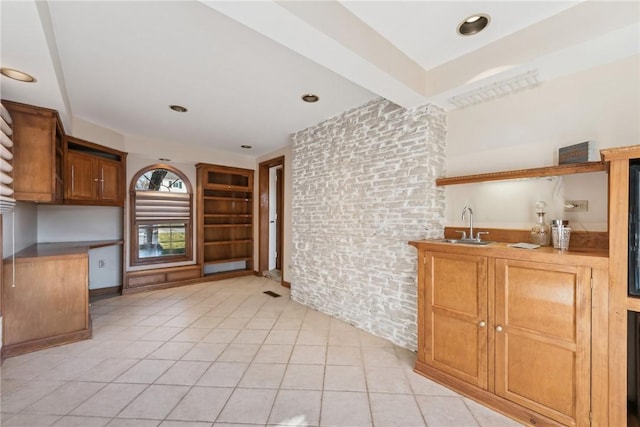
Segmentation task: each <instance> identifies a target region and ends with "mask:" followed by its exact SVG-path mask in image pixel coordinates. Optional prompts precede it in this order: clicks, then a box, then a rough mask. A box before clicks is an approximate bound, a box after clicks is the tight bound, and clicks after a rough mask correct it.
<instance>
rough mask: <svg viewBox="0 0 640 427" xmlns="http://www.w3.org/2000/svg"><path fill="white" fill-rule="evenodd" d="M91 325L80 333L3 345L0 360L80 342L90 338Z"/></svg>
mask: <svg viewBox="0 0 640 427" xmlns="http://www.w3.org/2000/svg"><path fill="white" fill-rule="evenodd" d="M91 329H92V327H91V323H89V327H88V329H82V330H80V331H75V332H69V333H66V334H61V335H56V336H54V337H47V338H40V339H35V340H30V341H25V342H21V343H17V344H11V345H5V346H3V347H2V356H1V357H2V360H4V359H5V358H7V357H11V356H19V355H21V354H25V353H31V352H33V351H38V350H44V349H45V348H49V347H56V346H59V345H62V344H69V343H72V342H76V341H82V340H86V339H89V338H91V336H92V331H91Z"/></svg>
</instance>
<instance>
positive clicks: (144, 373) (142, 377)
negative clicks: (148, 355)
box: [113, 359, 175, 384]
mask: <svg viewBox="0 0 640 427" xmlns="http://www.w3.org/2000/svg"><path fill="white" fill-rule="evenodd" d="M174 363H175V362H174V361H172V360H146V359H145V360H141V361H140V362H138V363H137V364H135V365H134V366H132V367H131V368H130V369H129V370H128V371H126V372H125V373H124V374H122V375H120V376H119V377H118V378H116V379H115V380H114V381H113V382H116V383H134V384H151V383H153V382H154V381H155V380H157V379H158V378H159V377H160V375H162V374H164V373H165V372H166V371H167V369H169V368H170V367H171V366H172V365H173V364H174Z"/></svg>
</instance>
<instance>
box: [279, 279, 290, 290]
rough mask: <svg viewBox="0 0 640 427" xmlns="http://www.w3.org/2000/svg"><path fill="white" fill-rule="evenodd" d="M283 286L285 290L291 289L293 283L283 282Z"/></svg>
mask: <svg viewBox="0 0 640 427" xmlns="http://www.w3.org/2000/svg"><path fill="white" fill-rule="evenodd" d="M281 285H282V287H283V288H289V289H291V282H286V281H284V280H283V281H282V283H281Z"/></svg>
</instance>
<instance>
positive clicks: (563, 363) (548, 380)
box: [495, 259, 591, 426]
mask: <svg viewBox="0 0 640 427" xmlns="http://www.w3.org/2000/svg"><path fill="white" fill-rule="evenodd" d="M590 279H591V269H590V268H587V267H573V266H564V265H554V264H543V263H533V262H527V261H515V260H506V259H497V260H496V306H495V310H496V316H495V358H496V360H495V393H496V394H497V395H499V396H502V397H504V398H506V399H509V400H510V401H512V402H515V403H518V404H520V405H522V406H524V407H527V408H530V409H532V410H534V411H536V412H538V413H540V414H543V415H546V416H548V417H549V418H552V419H554V420H557V421H559V422H560V423H562V424H564V425H581V426H582V425H588V424H589V411H590V403H589V402H590V394H591V391H590V388H591V386H590V375H589V372H590V370H589V369H590V350H589V349H590V344H589V343H590V338H591V292H590V289H591V287H590Z"/></svg>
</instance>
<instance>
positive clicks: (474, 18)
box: [458, 13, 491, 36]
mask: <svg viewBox="0 0 640 427" xmlns="http://www.w3.org/2000/svg"><path fill="white" fill-rule="evenodd" d="M490 20H491V18H490V17H489V15H485V14H483V13H477V14H475V15H471V16H470V17H468V18H467V19H465V20H464V21H462V22H461V23H460V24H458V34H460V35H461V36H472V35H474V34H478V33H479V32H480V31H482V30H484V28H485V27H486V26H487V25H489V21H490Z"/></svg>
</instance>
